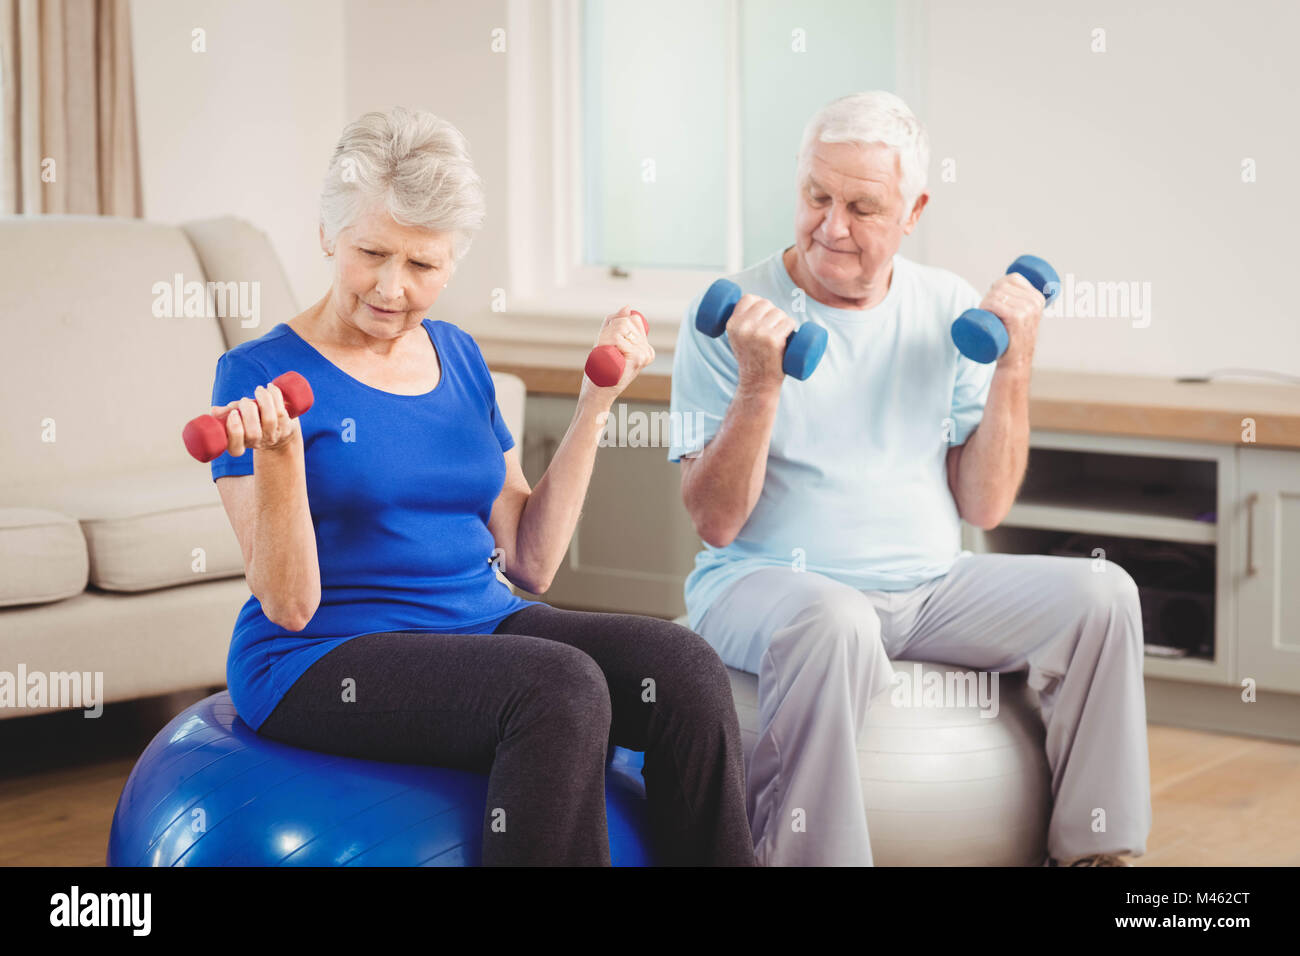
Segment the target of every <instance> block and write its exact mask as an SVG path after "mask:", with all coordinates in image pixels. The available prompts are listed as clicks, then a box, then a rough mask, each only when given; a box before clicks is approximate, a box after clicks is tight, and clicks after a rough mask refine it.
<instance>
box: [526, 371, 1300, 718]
mask: <svg viewBox="0 0 1300 956" xmlns="http://www.w3.org/2000/svg"><path fill="white" fill-rule="evenodd" d="M622 404H624V405H625V406H626V413H627V414H628V415H642V416H645V417H646V418H647V419H653V417H654V416H663V417H664V418H665V419H666V416H667V412H668V406H667V405H666V404H664V403H661V402H641V401H629V402H626V403H622ZM573 410H574V401H573V399H571V398H568V397H565V396H559V395H532V396H529V399H528V413H527V415H528V418H527V420H528V428H527V431H526V436H525V442H524V451H523V462H524V473H525V475H526V476H527V478H528V480H529V482H530V483H531V484H534V485H535V484H536V483H537V482H538V481H539V480H540V479H541V477H542V475H543V474H544V473H545V470H546V467H547V465H548V464H549V463H550V460H551V458H552V457H553V456H554V454H555V451H556V449H557V448H558V447H559V444H560V441H561V440H562V439H563V437H564V434H565V432H566V431H567V429H568V427H569V423H570V421H571V419H572V416H573ZM615 414H619V406H618V405H616V406H615ZM664 441H666V439H664ZM1094 539H1095V542H1096V543H1098V544H1100V543H1103V542H1130V543H1133V544H1135V545H1137V544H1140V545H1142V546H1144V547H1146V548H1147V549H1148V550H1156V551H1159V550H1160V548H1161V546H1163V547H1164V550H1165V551H1166V552H1167V553H1172V554H1177V553H1186V554H1191V555H1196V556H1199V558H1198V560H1200V561H1201V562H1202V564H1203V565H1204V566H1205V567H1206V568H1207V569H1208V570H1207V571H1206V572H1205V573H1206V574H1207V575H1208V577H1202V578H1201V579H1199V580H1200V581H1201V583H1200V584H1197V585H1183V586H1181V590H1179V589H1175V588H1170V589H1166V590H1161V589H1160V588H1152V589H1146V590H1144V598H1143V600H1144V609H1145V613H1146V614H1147V615H1149V616H1150V622H1149V626H1148V628H1147V633H1146V638H1147V643H1148V656H1147V657H1146V659H1145V673H1146V675H1147V676H1148V677H1155V678H1161V679H1164V680H1171V681H1178V682H1193V683H1202V684H1213V685H1219V686H1220V687H1221V688H1227V687H1235V686H1239V685H1240V682H1241V680H1242V679H1243V678H1246V677H1252V678H1254V679H1255V681H1256V684H1257V686H1258V687H1259V688H1260V689H1261V690H1270V691H1285V692H1287V693H1289V694H1300V450H1296V451H1289V450H1280V449H1278V450H1275V449H1262V448H1252V447H1247V446H1233V445H1227V444H1220V443H1209V442H1193V441H1184V440H1161V439H1155V438H1146V437H1142V438H1138V437H1131V436H1120V435H1090V434H1084V433H1078V432H1063V431H1040V430H1036V431H1035V432H1034V433H1033V434H1032V436H1031V450H1030V463H1029V468H1028V471H1027V474H1026V478H1025V482H1024V484H1023V486H1022V488H1021V492H1020V495H1019V497H1018V499H1017V501H1016V504H1015V505H1014V506H1013V508H1012V510H1011V513H1010V514H1009V515H1008V516H1007V518H1006V520H1005V521H1004V522H1003V523H1002V524H1001V525H999V526H998V527H997V528H995V529H992V530H991V531H981V530H979V529H976V528H972V527H970V526H966V525H963V529H962V546H963V547H965V548H967V549H969V550H971V551H974V552H977V553H978V552H982V551H1000V552H1010V553H1022V554H1036V553H1057V554H1059V553H1064V551H1063V547H1067V546H1068V547H1074V548H1079V547H1083V550H1084V553H1087V554H1092V555H1093V556H1095V553H1094V550H1095V549H1094V548H1093V547H1092V544H1093V543H1094ZM701 548H702V544H701V542H700V538H699V536H698V535H697V534H696V533H695V529H694V527H693V526H692V524H691V521H690V517H689V515H688V514H687V512H686V509H685V506H684V505H683V504H682V500H681V472H680V465H678V464H675V463H670V462H669V461H668V459H667V445H666V444H664V443H662V442H661V443H659V444H655V445H652V446H648V447H605V448H602V449H600V451H599V452H598V453H597V456H596V465H595V469H594V471H593V474H592V480H591V486H590V489H589V491H588V494H587V499H586V504H585V506H584V508H583V513H582V517H581V519H580V521H579V524H578V529H577V531H576V533H575V534H574V537H573V540H572V541H571V542H570V545H569V554H568V559H567V561H566V562H565V564H564V566H563V567H561V569H560V571H559V573H558V574H557V575H556V578H555V581H554V583H553V585H552V587H551V589H550V590H549V591H548V592H547V593H546V594H545V595H542V599H543V600H545V601H547V602H548V603H552V604H555V605H557V606H560V607H572V608H582V609H589V610H602V611H616V612H625V613H632V614H647V615H653V616H656V617H665V618H675V617H677V616H679V615H681V614H682V613H683V612H684V611H685V602H684V599H683V594H682V590H683V585H684V583H685V580H686V576H687V575H688V574H689V573H690V571H691V569H692V568H693V567H694V564H695V555H696V553H697V552H698V551H699V550H700V549H701ZM1102 550H1103V551H1104V550H1105V549H1104V548H1103V549H1102ZM1106 556H1107V557H1114V555H1112V554H1109V553H1108V554H1107V555H1106ZM1117 563H1120V564H1121V565H1122V566H1124V561H1123V560H1122V559H1121V560H1119V561H1118V562H1117ZM1126 570H1129V571H1130V573H1133V571H1134V569H1133V568H1129V567H1127V566H1126ZM1136 577H1137V575H1136V574H1135V579H1136ZM1139 585H1140V586H1142V582H1141V581H1139ZM1157 601H1158V602H1164V603H1163V604H1161V606H1160V607H1154V606H1153V602H1157ZM1176 602H1182V603H1181V605H1176ZM1166 605H1167V606H1168V607H1171V608H1173V607H1176V606H1177V607H1181V609H1182V613H1181V615H1179V614H1171V615H1163V612H1162V610H1161V609H1162V608H1163V607H1164V606H1166ZM1153 612H1154V613H1153ZM1197 614H1200V615H1201V617H1199V618H1198V617H1197ZM1171 620H1172V621H1173V622H1174V623H1172V624H1171V623H1170V621H1171ZM1183 622H1185V623H1183ZM1178 627H1186V628H1189V629H1195V630H1196V631H1197V632H1198V633H1200V632H1202V631H1203V632H1204V634H1205V641H1206V642H1207V643H1204V644H1200V645H1198V644H1197V642H1196V641H1194V640H1183V639H1184V638H1188V637H1190V635H1188V634H1181V633H1178V632H1177V630H1176V629H1177V628H1178ZM1171 629H1174V630H1173V632H1172V633H1171ZM1179 644H1186V645H1188V646H1189V647H1190V648H1191V650H1186V649H1184V650H1186V652H1185V653H1184V654H1183V655H1182V656H1170V652H1171V650H1173V651H1177V650H1178V648H1177V645H1179Z"/></svg>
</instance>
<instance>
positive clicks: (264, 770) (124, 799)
mask: <svg viewBox="0 0 1300 956" xmlns="http://www.w3.org/2000/svg"><path fill="white" fill-rule="evenodd" d="M643 756H644V755H642V754H640V753H634V752H632V751H628V750H624V749H623V748H621V747H616V748H614V750H613V752H612V754H611V758H610V762H609V766H608V768H607V769H606V773H605V797H606V800H605V803H606V816H607V818H608V828H609V850H610V859H611V862H612V863H613V864H614V865H615V866H649V865H650V864H651V862H652V857H651V853H650V839H649V825H648V822H647V818H646V803H645V786H644V783H643V781H642V778H641V766H642V759H643ZM486 803H487V776H486V775H484V774H478V773H471V772H468V771H464V770H452V769H448V768H444V767H429V766H425V765H422V764H401V763H386V762H382V761H377V760H363V759H358V758H353V757H342V756H337V755H334V754H328V753H321V752H319V751H315V750H304V749H302V748H299V747H292V746H289V745H287V744H282V743H279V742H277V741H274V740H271V739H270V738H267V737H263V736H261V735H260V734H258V733H257V732H255V731H254V730H253V729H252V728H251V727H249V726H248V725H247V724H245V723H244V722H243V720H241V719H240V718H239V715H238V714H237V713H235V705H234V704H233V703H232V702H231V700H230V694H229V693H227V692H224V691H223V692H222V693H220V694H213V695H212V696H211V697H207V698H205V699H203V700H201V701H199V702H198V703H196V704H194V705H193V706H191V707H189V708H187V709H186V710H184V711H182V712H181V713H180V714H178V715H177V716H176V717H175V718H173V720H172V721H171V722H170V723H169V724H168V725H167V726H166V727H164V728H163V729H162V731H161V732H160V733H159V734H158V735H157V736H156V737H154V739H153V740H152V741H151V742H150V743H149V746H148V747H147V748H146V749H145V752H144V754H143V755H142V756H141V757H140V759H139V760H138V761H137V762H136V765H135V767H134V769H132V771H131V775H130V777H128V778H127V781H126V786H125V787H123V789H122V796H121V797H120V798H119V799H118V801H117V810H116V811H115V812H114V814H113V828H112V832H111V833H110V835H109V840H108V865H109V866H477V865H478V864H479V862H480V859H481V856H482V841H483V834H482V826H483V814H484V809H485V806H486Z"/></svg>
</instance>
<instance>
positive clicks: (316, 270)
mask: <svg viewBox="0 0 1300 956" xmlns="http://www.w3.org/2000/svg"><path fill="white" fill-rule="evenodd" d="M538 2H539V4H540V3H541V0H538ZM907 2H908V3H912V2H916V3H919V4H921V8H920V9H921V12H920V19H921V23H922V29H921V35H922V36H923V38H924V60H925V62H923V63H922V64H920V69H919V71H916V72H917V73H918V74H919V77H920V87H921V93H920V94H919V95H918V96H917V97H916V98H915V100H914V104H913V105H914V106H915V107H916V108H917V110H918V112H919V113H920V114H921V116H922V119H923V120H924V121H925V122H926V123H927V124H928V125H929V127H930V129H931V135H932V140H933V146H934V159H933V162H932V165H931V182H932V192H933V198H932V202H931V205H930V207H929V208H928V209H927V211H926V213H925V215H924V216H923V217H922V221H921V224H920V227H919V229H918V232H917V234H916V235H915V236H913V237H912V238H911V239H909V240H907V241H906V243H905V245H904V247H903V251H904V253H905V254H911V255H914V256H916V257H917V258H920V259H922V260H924V261H928V262H933V263H935V264H938V265H943V266H945V267H947V268H951V269H953V270H954V271H956V272H959V273H960V274H962V275H964V276H966V277H967V278H968V279H969V280H970V281H972V282H973V283H975V284H976V286H977V287H979V288H981V289H982V288H986V287H987V286H988V285H989V283H991V282H992V281H993V279H994V278H995V277H996V276H997V275H998V274H1000V273H1001V272H1002V271H1003V270H1004V269H1005V268H1006V266H1007V264H1008V263H1009V262H1010V260H1011V259H1012V258H1013V257H1014V256H1015V255H1017V254H1018V253H1020V252H1027V251H1033V252H1037V253H1039V254H1041V255H1044V256H1046V257H1048V258H1049V259H1050V260H1051V261H1052V262H1053V263H1054V264H1055V265H1056V266H1057V267H1058V269H1059V270H1060V271H1061V273H1062V275H1063V276H1064V275H1066V274H1067V273H1072V274H1073V275H1074V277H1075V279H1076V280H1078V281H1080V282H1119V281H1125V282H1136V283H1138V284H1139V285H1138V288H1139V290H1140V289H1141V288H1142V285H1141V284H1142V283H1149V288H1150V290H1151V299H1150V324H1149V326H1148V327H1146V328H1135V327H1134V324H1135V322H1137V323H1141V322H1142V321H1144V320H1143V319H1142V318H1141V317H1140V316H1139V317H1127V318H1125V317H1119V318H1093V319H1087V318H1077V317H1076V318H1069V317H1051V316H1049V317H1048V318H1047V319H1045V320H1044V325H1043V328H1042V331H1041V334H1040V338H1039V345H1038V352H1037V359H1036V361H1037V364H1038V365H1039V366H1040V367H1052V368H1072V369H1090V370H1096V371H1117V372H1135V373H1146V374H1156V375H1172V374H1192V373H1200V372H1204V371H1207V370H1209V369H1213V368H1218V367H1243V366H1244V367H1254V368H1263V369H1271V370H1274V371H1279V372H1284V373H1289V374H1292V375H1300V331H1297V330H1298V329H1300V321H1298V319H1300V316H1297V315H1296V311H1295V309H1294V307H1293V306H1292V305H1291V302H1290V299H1289V296H1288V295H1287V290H1288V288H1289V280H1290V276H1291V272H1292V267H1293V264H1294V260H1295V257H1296V252H1297V249H1298V246H1300V243H1297V241H1296V239H1295V236H1294V232H1293V224H1294V222H1295V220H1296V213H1297V211H1300V180H1298V179H1297V177H1296V176H1295V175H1294V174H1293V173H1292V172H1291V171H1290V169H1289V165H1294V162H1295V157H1296V156H1297V155H1300V134H1298V133H1297V124H1296V121H1295V102H1294V98H1295V94H1294V91H1295V90H1296V89H1300V58H1295V57H1293V56H1292V55H1291V51H1290V49H1289V45H1290V44H1292V43H1293V42H1294V41H1293V38H1294V37H1295V36H1296V35H1297V34H1298V33H1300V6H1297V5H1293V4H1283V3H1272V2H1267V0H1239V2H1235V3H1233V4H1230V5H1229V4H1223V3H1214V2H1210V0H1178V2H1172V0H1163V2H1154V0H1153V2H1149V3H1143V4H1140V5H1130V4H1127V3H1123V2H1118V0H1090V2H1089V3H1087V4H1077V3H1069V2H1065V0H982V2H980V3H969V2H964V0H907ZM132 9H133V13H134V21H135V29H134V40H135V55H136V60H137V71H138V72H137V77H136V79H137V97H138V101H139V109H140V117H139V122H140V136H141V150H142V155H143V175H144V195H145V207H146V215H147V216H149V217H150V218H154V219H162V220H169V221H177V220H181V219H185V218H191V217H195V216H205V215H218V214H222V213H228V212H231V213H235V214H237V215H241V216H244V217H246V218H248V219H250V220H251V221H253V222H255V223H257V224H258V225H259V226H261V227H262V228H263V229H265V230H266V231H267V232H268V233H269V234H270V235H271V238H272V241H273V242H274V244H275V247H276V249H277V250H278V252H279V254H280V256H281V257H282V259H283V261H284V263H285V267H286V270H287V271H288V273H289V276H290V281H291V283H292V285H293V288H294V291H295V293H296V294H297V296H298V298H299V301H300V303H301V304H302V305H304V306H305V305H307V304H310V302H312V301H315V299H316V298H317V297H318V296H319V295H320V294H321V293H322V292H323V291H324V289H325V288H326V283H327V282H328V273H327V271H326V269H325V266H324V263H323V261H322V260H321V259H320V256H319V253H318V250H317V246H316V239H315V233H316V221H317V213H316V201H317V195H318V190H319V185H320V177H321V176H322V175H323V173H324V168H325V164H326V162H327V160H328V157H329V152H330V149H331V148H332V146H333V143H334V141H335V139H336V137H337V136H338V133H339V131H340V130H341V129H342V127H343V125H344V123H346V122H347V121H348V120H350V119H352V118H354V117H355V116H357V115H358V114H360V113H361V112H364V111H365V110H369V109H382V108H386V107H388V106H391V105H393V104H396V103H403V104H406V105H410V106H416V107H421V108H424V109H429V110H432V111H433V112H435V113H438V114H439V115H442V116H444V117H446V118H447V119H449V120H450V121H451V122H453V123H455V124H456V125H457V126H458V127H460V129H461V130H462V131H463V132H464V133H465V134H466V136H467V137H468V138H469V141H470V145H471V148H472V150H473V154H474V159H475V163H476V165H477V167H478V170H479V172H480V174H481V175H482V176H483V179H484V180H485V183H486V186H487V200H488V218H487V222H486V224H485V228H484V230H483V232H482V233H481V234H480V237H479V238H478V239H477V240H476V242H475V244H474V248H473V249H472V250H471V252H470V254H469V256H468V257H467V258H466V259H465V260H464V261H463V263H462V265H461V267H460V269H459V271H458V273H457V275H456V278H455V280H454V281H453V283H452V284H451V286H449V287H448V289H447V291H446V292H445V293H444V294H443V296H442V298H441V299H440V300H439V302H438V303H437V305H436V306H435V313H434V314H435V316H436V317H441V318H446V319H448V320H449V321H452V322H456V323H457V324H462V325H464V326H466V327H474V326H475V325H476V324H477V323H478V322H481V321H483V320H484V316H490V313H489V312H487V308H488V303H489V301H490V295H491V290H492V289H494V288H498V287H501V288H505V287H506V286H507V284H508V283H507V277H506V266H507V261H506V257H507V243H506V230H507V229H508V228H509V226H510V223H511V221H512V216H511V212H510V210H509V209H508V208H507V205H506V200H507V195H506V181H505V177H506V168H507V167H506V145H507V132H508V130H507V117H506V108H505V95H506V62H507V56H508V54H506V55H503V54H497V53H493V52H492V51H491V49H490V42H491V31H492V30H493V28H495V27H504V26H505V25H506V16H505V2H504V0H485V2H476V3H460V2H451V0H427V2H413V0H366V2H363V0H277V2H275V3H265V2H253V0H227V2H220V3H218V2H213V0H189V2H187V3H184V4H177V3H172V2H166V0H133V6H132ZM195 26H203V27H205V28H206V29H207V31H208V52H207V53H206V54H194V53H191V52H190V30H191V29H192V28H193V27H195ZM1096 28H1101V29H1104V30H1105V31H1106V48H1107V49H1106V52H1105V53H1093V52H1091V49H1090V47H1091V44H1092V42H1093V33H1092V31H1093V30H1094V29H1096ZM509 41H510V38H507V44H509ZM905 68H906V65H905ZM1247 157H1250V158H1253V159H1254V160H1255V161H1256V163H1257V169H1258V174H1257V176H1258V178H1257V181H1256V182H1254V183H1250V184H1246V183H1243V182H1242V181H1241V164H1242V161H1243V159H1245V158H1247ZM945 159H952V160H955V163H956V173H957V178H956V181H955V182H949V183H945V182H942V181H941V178H940V174H941V172H942V163H943V161H944V160H945ZM286 318H287V317H286Z"/></svg>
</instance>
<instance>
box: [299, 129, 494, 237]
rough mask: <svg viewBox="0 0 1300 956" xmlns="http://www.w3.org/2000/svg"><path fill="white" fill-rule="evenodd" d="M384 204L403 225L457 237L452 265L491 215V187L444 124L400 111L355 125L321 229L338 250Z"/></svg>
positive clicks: (332, 174)
mask: <svg viewBox="0 0 1300 956" xmlns="http://www.w3.org/2000/svg"><path fill="white" fill-rule="evenodd" d="M376 203H382V204H383V205H384V206H385V207H386V208H387V210H388V213H389V215H391V216H392V217H393V220H394V221H395V222H398V223H400V224H402V225H404V226H417V227H421V228H425V229H431V230H434V231H436V232H450V233H451V234H452V257H453V259H455V260H459V259H460V258H461V257H462V256H464V255H465V253H467V252H469V247H470V242H471V241H472V238H473V235H472V234H473V233H474V232H475V231H476V230H478V229H479V228H481V227H482V225H483V217H484V214H485V204H484V199H483V181H482V180H481V179H480V178H479V175H478V173H476V172H475V171H474V164H473V162H472V161H471V160H470V155H469V142H468V141H467V140H466V139H465V137H464V135H463V134H462V133H461V132H460V130H458V129H456V127H455V126H453V125H452V124H451V123H449V122H447V121H446V120H444V119H440V118H439V117H437V116H434V115H433V114H432V113H426V112H424V111H422V110H408V109H405V108H404V107H401V106H395V107H393V108H392V109H390V110H389V111H388V112H386V113H380V112H373V113H366V114H365V115H363V116H361V117H360V118H358V119H356V120H354V121H353V122H351V123H349V124H348V125H347V127H346V128H345V129H344V130H343V134H342V135H341V136H340V137H339V141H338V143H337V145H335V147H334V155H333V157H332V158H331V159H330V166H329V172H328V174H326V176H325V185H324V187H323V188H322V189H321V197H320V221H321V227H322V228H323V229H324V232H325V242H326V244H327V245H328V246H329V247H330V248H331V249H332V248H333V246H334V241H335V239H336V238H337V237H338V234H339V232H341V231H342V230H343V229H346V228H347V227H348V226H350V225H352V224H353V223H354V222H356V220H357V219H358V218H359V217H360V216H361V214H362V213H363V212H364V211H365V210H366V209H367V208H369V207H370V206H372V205H374V204H376Z"/></svg>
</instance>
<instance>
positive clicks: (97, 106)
mask: <svg viewBox="0 0 1300 956" xmlns="http://www.w3.org/2000/svg"><path fill="white" fill-rule="evenodd" d="M132 72H133V71H132V68H131V11H130V4H129V0H0V160H2V161H3V170H2V173H3V176H2V180H3V181H2V182H0V213H6V214H7V213H25V214H39V213H79V214H86V215H104V216H134V217H139V216H140V215H141V214H142V212H141V199H140V164H139V156H138V147H137V137H136V126H135V90H134V83H133V79H132Z"/></svg>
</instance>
